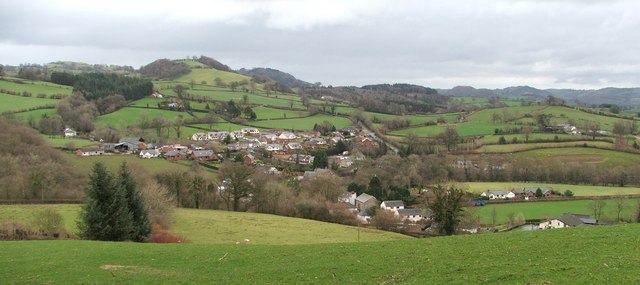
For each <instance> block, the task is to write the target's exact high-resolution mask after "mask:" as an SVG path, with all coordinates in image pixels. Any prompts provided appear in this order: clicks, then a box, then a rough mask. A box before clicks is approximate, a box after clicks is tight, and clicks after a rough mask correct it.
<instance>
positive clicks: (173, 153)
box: [164, 150, 187, 160]
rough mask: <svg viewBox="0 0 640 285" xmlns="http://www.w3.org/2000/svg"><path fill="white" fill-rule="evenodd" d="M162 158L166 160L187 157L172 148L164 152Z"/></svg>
mask: <svg viewBox="0 0 640 285" xmlns="http://www.w3.org/2000/svg"><path fill="white" fill-rule="evenodd" d="M164 158H165V159H166V160H184V159H186V158H187V154H186V153H184V152H182V151H179V150H172V151H170V152H167V153H165V154H164Z"/></svg>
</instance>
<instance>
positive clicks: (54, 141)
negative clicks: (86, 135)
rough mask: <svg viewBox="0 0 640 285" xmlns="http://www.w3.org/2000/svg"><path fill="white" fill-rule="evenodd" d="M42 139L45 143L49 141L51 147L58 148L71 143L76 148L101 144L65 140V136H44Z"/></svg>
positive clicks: (82, 140)
mask: <svg viewBox="0 0 640 285" xmlns="http://www.w3.org/2000/svg"><path fill="white" fill-rule="evenodd" d="M42 138H43V139H44V140H45V141H47V142H48V143H49V144H50V145H51V146H53V147H57V148H61V147H66V146H67V144H69V143H71V144H73V145H74V146H75V147H85V146H91V145H99V144H100V143H99V142H92V141H90V140H86V139H80V138H65V137H64V136H49V135H42Z"/></svg>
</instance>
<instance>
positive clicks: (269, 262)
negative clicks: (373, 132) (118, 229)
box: [0, 224, 640, 284]
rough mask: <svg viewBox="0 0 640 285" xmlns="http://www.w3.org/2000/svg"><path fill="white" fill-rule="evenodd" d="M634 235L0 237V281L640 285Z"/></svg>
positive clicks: (595, 231) (620, 228) (635, 228)
mask: <svg viewBox="0 0 640 285" xmlns="http://www.w3.org/2000/svg"><path fill="white" fill-rule="evenodd" d="M639 237H640V225H638V224H632V225H617V226H607V227H592V228H572V229H562V230H547V231H536V232H522V231H513V232H508V233H500V234H484V235H464V236H454V237H442V238H430V239H412V240H407V241H384V242H361V243H342V244H304V245H286V246H276V245H245V244H243V243H241V244H238V245H236V244H211V245H200V244H136V243H115V242H91V241H19V242H2V243H0V252H2V256H3V258H2V261H0V265H2V266H1V267H0V268H1V269H0V279H1V280H3V283H7V284H14V283H16V284H24V283H38V284H51V283H57V284H88V283H91V284H93V283H112V284H187V283H188V284H478V283H480V284H638V283H640V275H639V274H638V267H637V264H638V262H640V247H638V246H636V245H637V244H638V243H640V238H639ZM514 267H515V268H514ZM518 268H525V270H521V269H518Z"/></svg>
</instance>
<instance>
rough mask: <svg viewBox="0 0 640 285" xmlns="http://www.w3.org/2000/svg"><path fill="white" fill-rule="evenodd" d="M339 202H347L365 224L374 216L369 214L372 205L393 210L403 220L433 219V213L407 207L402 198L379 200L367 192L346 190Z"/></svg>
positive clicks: (415, 221)
mask: <svg viewBox="0 0 640 285" xmlns="http://www.w3.org/2000/svg"><path fill="white" fill-rule="evenodd" d="M338 201H339V202H342V203H345V204H346V205H347V207H349V208H350V209H351V210H352V211H353V212H355V213H357V217H358V220H359V221H360V222H361V223H363V224H368V223H370V222H371V219H372V217H371V216H370V215H369V211H368V210H369V209H370V208H371V207H380V209H381V210H384V211H391V212H393V214H394V215H395V216H396V217H397V218H399V219H400V220H402V221H403V222H409V223H414V224H416V223H419V222H420V221H423V220H429V219H431V216H432V213H430V212H424V211H422V210H420V209H416V208H407V207H405V205H404V202H403V201H401V200H388V201H382V203H380V201H378V199H376V197H373V196H371V195H369V194H367V193H362V194H360V195H357V194H356V192H345V193H343V194H342V195H341V196H340V198H339V199H338Z"/></svg>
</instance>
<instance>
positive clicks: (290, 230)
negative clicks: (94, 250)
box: [0, 205, 410, 245]
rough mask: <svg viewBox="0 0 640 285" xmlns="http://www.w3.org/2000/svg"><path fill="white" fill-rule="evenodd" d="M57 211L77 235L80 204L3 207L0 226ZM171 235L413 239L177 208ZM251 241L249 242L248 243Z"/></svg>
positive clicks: (229, 240) (215, 240) (256, 239)
mask: <svg viewBox="0 0 640 285" xmlns="http://www.w3.org/2000/svg"><path fill="white" fill-rule="evenodd" d="M45 208H53V209H56V210H57V211H58V212H60V214H61V215H62V216H63V219H64V222H65V228H66V229H67V230H69V231H70V232H76V231H77V227H76V222H75V221H76V219H77V217H78V213H79V211H80V205H0V224H2V222H4V221H6V220H13V221H16V222H18V223H24V224H28V223H29V222H30V221H31V220H32V219H33V218H32V215H33V213H35V212H36V211H37V210H42V209H45ZM171 232H172V233H175V234H177V235H180V236H182V237H184V238H185V239H186V240H187V241H186V242H187V243H190V244H235V243H236V242H242V243H243V244H247V243H249V244H272V245H290V244H311V243H341V242H357V241H358V234H359V236H360V237H359V238H360V241H362V242H371V241H384V240H406V239H410V237H408V236H405V235H401V234H397V233H392V232H385V231H378V230H373V229H366V228H358V227H350V226H344V225H340V224H332V223H324V222H318V221H314V220H307V219H298V218H289V217H283V216H275V215H267V214H260V213H247V212H230V211H214V210H198V209H184V208H177V209H174V211H173V214H172V226H171ZM246 239H248V240H249V242H246V241H245V240H246Z"/></svg>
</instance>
